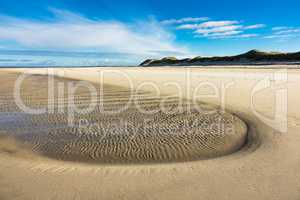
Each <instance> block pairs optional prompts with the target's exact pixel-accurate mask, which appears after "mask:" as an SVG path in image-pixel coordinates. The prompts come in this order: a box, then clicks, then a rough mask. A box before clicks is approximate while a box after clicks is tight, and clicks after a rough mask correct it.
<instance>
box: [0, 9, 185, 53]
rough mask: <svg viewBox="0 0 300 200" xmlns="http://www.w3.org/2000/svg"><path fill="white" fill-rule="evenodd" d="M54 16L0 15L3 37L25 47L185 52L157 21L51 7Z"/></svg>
mask: <svg viewBox="0 0 300 200" xmlns="http://www.w3.org/2000/svg"><path fill="white" fill-rule="evenodd" d="M51 12H52V13H53V18H52V19H50V20H48V21H35V20H24V19H20V18H14V17H10V16H0V40H2V41H11V42H15V43H17V44H19V45H20V46H22V47H25V48H33V49H34V48H39V49H63V50H69V49H72V50H76V49H80V50H97V51H106V52H124V53H135V54H136V53H138V54H150V55H155V54H158V52H159V53H160V54H162V53H163V52H173V54H185V53H187V50H186V49H185V48H183V47H181V46H178V45H176V44H175V41H174V40H175V36H174V35H173V34H172V33H171V32H169V31H167V30H165V29H164V28H163V27H162V26H161V24H160V23H159V22H157V21H155V20H149V21H146V22H143V23H132V24H129V23H123V22H119V21H104V20H92V19H89V18H86V17H84V16H82V15H80V14H77V13H73V12H70V11H65V10H57V9H51Z"/></svg>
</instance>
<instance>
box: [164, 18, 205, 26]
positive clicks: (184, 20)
mask: <svg viewBox="0 0 300 200" xmlns="http://www.w3.org/2000/svg"><path fill="white" fill-rule="evenodd" d="M207 20H209V18H208V17H185V18H181V19H167V20H163V21H161V23H162V24H165V25H172V24H182V23H196V22H201V21H207Z"/></svg>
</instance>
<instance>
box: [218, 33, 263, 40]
mask: <svg viewBox="0 0 300 200" xmlns="http://www.w3.org/2000/svg"><path fill="white" fill-rule="evenodd" d="M258 36H259V34H255V33H253V34H237V35H224V36H217V37H216V36H215V37H213V39H226V38H232V39H234V38H253V37H258Z"/></svg>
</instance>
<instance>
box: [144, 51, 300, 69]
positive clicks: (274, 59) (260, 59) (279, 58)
mask: <svg viewBox="0 0 300 200" xmlns="http://www.w3.org/2000/svg"><path fill="white" fill-rule="evenodd" d="M283 63H284V64H299V63H300V52H297V53H281V52H263V51H258V50H251V51H249V52H247V53H244V54H240V55H236V56H223V57H201V56H198V57H195V58H185V59H176V58H175V57H165V58H162V59H148V60H145V61H144V62H142V63H141V64H140V66H170V65H171V66H183V65H184V66H192V65H242V64H246V65H259V64H262V65H266V64H270V65H271V64H272V65H274V64H283Z"/></svg>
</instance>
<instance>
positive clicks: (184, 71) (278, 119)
mask: <svg viewBox="0 0 300 200" xmlns="http://www.w3.org/2000/svg"><path fill="white" fill-rule="evenodd" d="M0 73H1V74H0V75H1V77H2V78H1V87H0V89H1V92H2V93H1V102H2V105H1V107H0V111H1V122H0V124H1V134H0V199H230V200H232V199H241V198H243V199H249V200H250V199H264V200H265V199H267V200H268V199H270V200H273V199H295V200H296V199H298V198H299V196H300V175H299V173H298V172H299V170H300V135H299V131H300V108H299V106H298V103H299V100H300V95H299V93H298V87H299V84H300V71H299V70H298V69H287V68H285V67H280V66H268V68H264V69H259V68H258V67H255V68H253V67H251V66H249V67H245V66H243V67H235V68H227V67H220V66H219V67H145V68H143V67H132V68H131V67H93V68H92V67H91V68H55V69H45V68H44V69H43V68H6V69H1V70H0ZM22 74H25V75H30V76H28V77H27V76H24V80H23V82H22V85H21V88H19V89H20V91H22V92H21V95H20V97H21V98H22V99H23V101H24V103H25V104H26V105H31V106H33V107H31V108H35V110H37V109H40V108H43V107H47V108H48V109H50V110H51V108H53V107H52V106H53V105H56V104H54V103H52V104H50V106H49V102H46V100H45V99H46V98H45V97H48V95H49V94H50V93H51V94H53V95H54V96H55V97H59V98H57V99H55V101H57V100H59V99H60V100H62V102H61V103H60V104H58V105H63V106H62V107H63V108H66V109H68V108H69V107H70V104H68V103H70V98H69V96H68V94H69V93H70V89H73V90H72V94H74V95H75V97H74V98H71V102H73V103H74V102H75V103H76V105H77V107H76V108H78V110H87V109H88V108H87V107H86V105H87V104H86V103H87V102H94V101H93V100H94V99H93V98H92V97H93V94H96V96H95V98H96V97H97V98H99V97H103V99H102V100H99V99H97V98H96V102H97V103H99V102H104V103H103V108H104V110H99V109H100V108H98V107H96V108H97V109H96V111H92V112H90V113H89V112H87V113H82V114H78V113H76V112H71V116H72V119H73V121H69V119H70V118H67V117H66V116H64V115H63V114H61V115H48V114H46V115H43V114H41V115H38V116H34V117H32V116H31V115H29V116H28V115H27V114H24V112H22V113H23V114H20V111H19V110H18V109H19V108H18V107H17V106H16V105H15V104H14V103H12V102H13V101H14V99H15V98H16V95H15V94H13V92H12V91H15V90H16V80H20V81H21V79H18V77H20V76H21V75H22ZM32 74H34V76H32ZM45 75H50V76H49V77H53V79H51V80H52V81H53V83H54V84H57V87H56V89H57V88H59V87H60V88H61V90H59V91H66V93H64V92H57V91H56V89H55V90H54V91H50V93H49V89H48V90H45V88H49V87H48V85H47V84H49V82H48V81H49V79H48V78H49V77H48V76H45ZM9 77H12V78H11V79H10V78H9ZM82 81H84V82H85V84H88V85H89V86H90V87H87V86H86V85H83V87H80V86H78V87H75V89H74V87H72V86H68V84H69V83H70V82H73V83H75V84H76V83H77V84H80V83H83V82H82ZM100 86H104V87H103V88H104V92H103V93H99V92H98V91H99V87H100ZM22 87H23V88H22ZM32 88H35V89H34V90H32ZM93 88H95V90H93ZM132 88H134V93H132V91H131V90H130V89H132ZM17 89H18V88H17ZM129 94H130V95H129ZM132 94H134V97H136V98H137V99H139V100H138V103H139V104H135V108H136V106H137V105H138V106H139V108H142V110H143V111H152V110H154V109H155V108H156V107H159V106H160V104H158V103H159V102H162V101H164V102H165V104H164V105H166V107H167V108H170V106H171V107H172V108H173V106H174V105H177V104H178V102H180V103H182V102H183V103H182V105H184V107H185V108H186V107H187V106H189V109H191V110H192V112H185V110H183V111H182V112H181V114H178V112H177V111H176V112H175V118H174V116H173V117H172V118H171V119H169V118H168V117H169V116H170V115H174V113H171V111H173V110H172V109H171V110H168V112H170V113H167V115H164V114H165V113H164V114H161V115H157V114H152V115H151V113H150V115H148V114H149V113H148V114H147V115H137V113H138V112H137V111H132V110H130V109H131V107H129V110H130V112H129V111H128V110H127V111H126V112H125V113H124V112H121V113H118V115H115V116H114V117H109V116H107V115H106V113H105V112H104V111H107V110H108V111H112V110H110V106H112V105H114V107H113V108H114V109H116V108H118V106H119V107H122V105H123V104H122V102H123V103H124V106H125V103H126V102H127V101H126V100H128V98H129V96H131V95H132ZM128 95H129V96H128ZM67 100H68V101H67ZM106 102H109V103H107V104H106ZM115 104H116V105H115ZM51 105H52V106H51ZM195 105H200V107H201V108H202V109H201V112H204V111H217V112H213V113H210V112H208V114H207V115H206V116H205V117H204V118H203V115H202V114H201V112H200V114H195V113H197V112H196V111H195V108H194V107H193V106H195ZM72 106H74V105H73V104H72V105H71V108H72ZM190 106H191V107H190ZM175 107H176V106H175ZM54 108H59V107H54ZM163 108H165V107H163ZM105 109H107V110H105ZM69 111H72V109H71V110H69ZM182 113H183V114H182ZM69 114H70V113H69ZM80 116H81V117H82V116H86V117H87V119H90V122H92V123H94V124H99V123H100V122H108V123H111V122H112V121H114V120H117V119H126V122H130V123H131V125H132V127H133V128H134V127H138V125H139V124H141V122H140V121H141V120H142V119H147V118H150V123H152V124H164V123H163V122H167V123H166V124H167V125H165V124H164V126H163V128H165V127H168V124H169V125H170V124H172V123H171V122H172V120H173V119H174V120H175V124H178V123H179V122H182V121H180V120H183V119H185V120H188V121H187V122H194V121H196V120H199V119H202V121H201V120H200V122H201V124H203V123H204V121H208V124H209V125H211V126H213V127H214V125H215V124H217V121H216V119H221V121H222V122H224V123H225V124H226V125H228V126H231V127H233V129H234V133H233V134H232V133H230V132H229V131H227V129H221V130H222V132H221V134H220V135H222V137H220V135H218V134H217V135H214V134H213V133H212V132H209V131H208V132H207V133H206V135H205V137H204V136H203V135H200V136H197V135H196V137H191V138H189V136H188V135H187V134H184V133H186V132H185V131H174V129H171V128H170V129H163V131H164V133H166V134H164V135H163V134H162V135H156V136H155V137H153V138H152V135H153V134H154V133H156V131H155V130H157V129H155V128H153V127H152V128H150V129H149V130H148V132H147V134H148V135H147V134H146V136H145V137H140V136H139V135H138V136H137V137H131V136H127V137H126V138H125V139H128V138H131V140H130V141H126V140H123V139H124V138H123V139H122V137H119V136H109V137H108V139H107V137H105V138H104V140H102V139H103V138H102V137H101V136H99V135H97V134H98V133H99V130H97V128H95V127H94V126H93V128H92V130H93V131H92V133H90V132H79V131H78V130H77V129H74V128H69V129H68V127H70V126H69V123H72V122H73V123H75V124H78V123H80V121H78V119H79V118H80ZM78 117H79V118H78ZM206 119H210V120H206ZM229 119H230V120H229ZM168 120H169V121H168ZM135 123H137V124H135ZM182 123H183V122H182ZM49 127H50V128H49ZM58 127H63V128H64V132H63V133H61V132H59V131H56V132H53V130H60V129H58ZM85 127H86V126H85ZM47 128H48V129H49V130H51V131H48V132H47V130H48V129H47ZM121 130H128V129H127V128H126V129H125V128H122V129H121ZM175 130H178V129H175ZM201 130H204V129H203V128H199V127H198V128H196V132H197V131H200V132H201ZM205 130H206V129H205ZM208 130H210V131H211V130H215V129H208ZM25 133H26V134H25ZM41 133H45V134H46V133H47V134H48V133H50V136H51V137H50V136H47V137H46V139H45V138H44V137H42V136H41V135H43V134H41ZM54 133H55V134H56V135H55V134H54ZM171 133H176V134H175V135H172V134H171ZM14 134H17V135H18V137H17V138H18V139H16V137H10V135H14ZM22 134H23V135H24V137H22V136H23V135H22ZM64 134H65V135H64ZM72 134H75V135H76V136H77V135H78V134H81V137H80V140H79V142H78V141H77V139H78V138H77V139H76V141H73V139H72V137H70V135H72ZM25 136H26V137H25ZM99 137H100V138H99ZM62 138H63V139H64V140H61V139H62ZM132 138H133V139H132ZM195 138H196V139H195ZM99 139H100V140H101V143H100V144H101V145H102V146H101V145H100V147H101V148H99V143H97V142H94V143H93V141H99ZM198 139H199V140H198ZM60 140H61V141H60ZM66 141H67V142H66ZM112 141H113V142H112ZM162 141H163V142H162ZM87 144H88V145H87ZM164 145H165V146H164ZM203 146H206V147H205V148H203ZM81 147H82V148H81ZM133 147H135V148H133ZM161 147H164V148H162V149H160V148H161ZM132 149H134V150H132ZM61 152H63V154H61ZM93 152H96V153H94V154H93ZM103 152H105V153H103ZM124 152H125V153H124ZM149 152H154V153H149ZM90 155H93V156H90Z"/></svg>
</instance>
